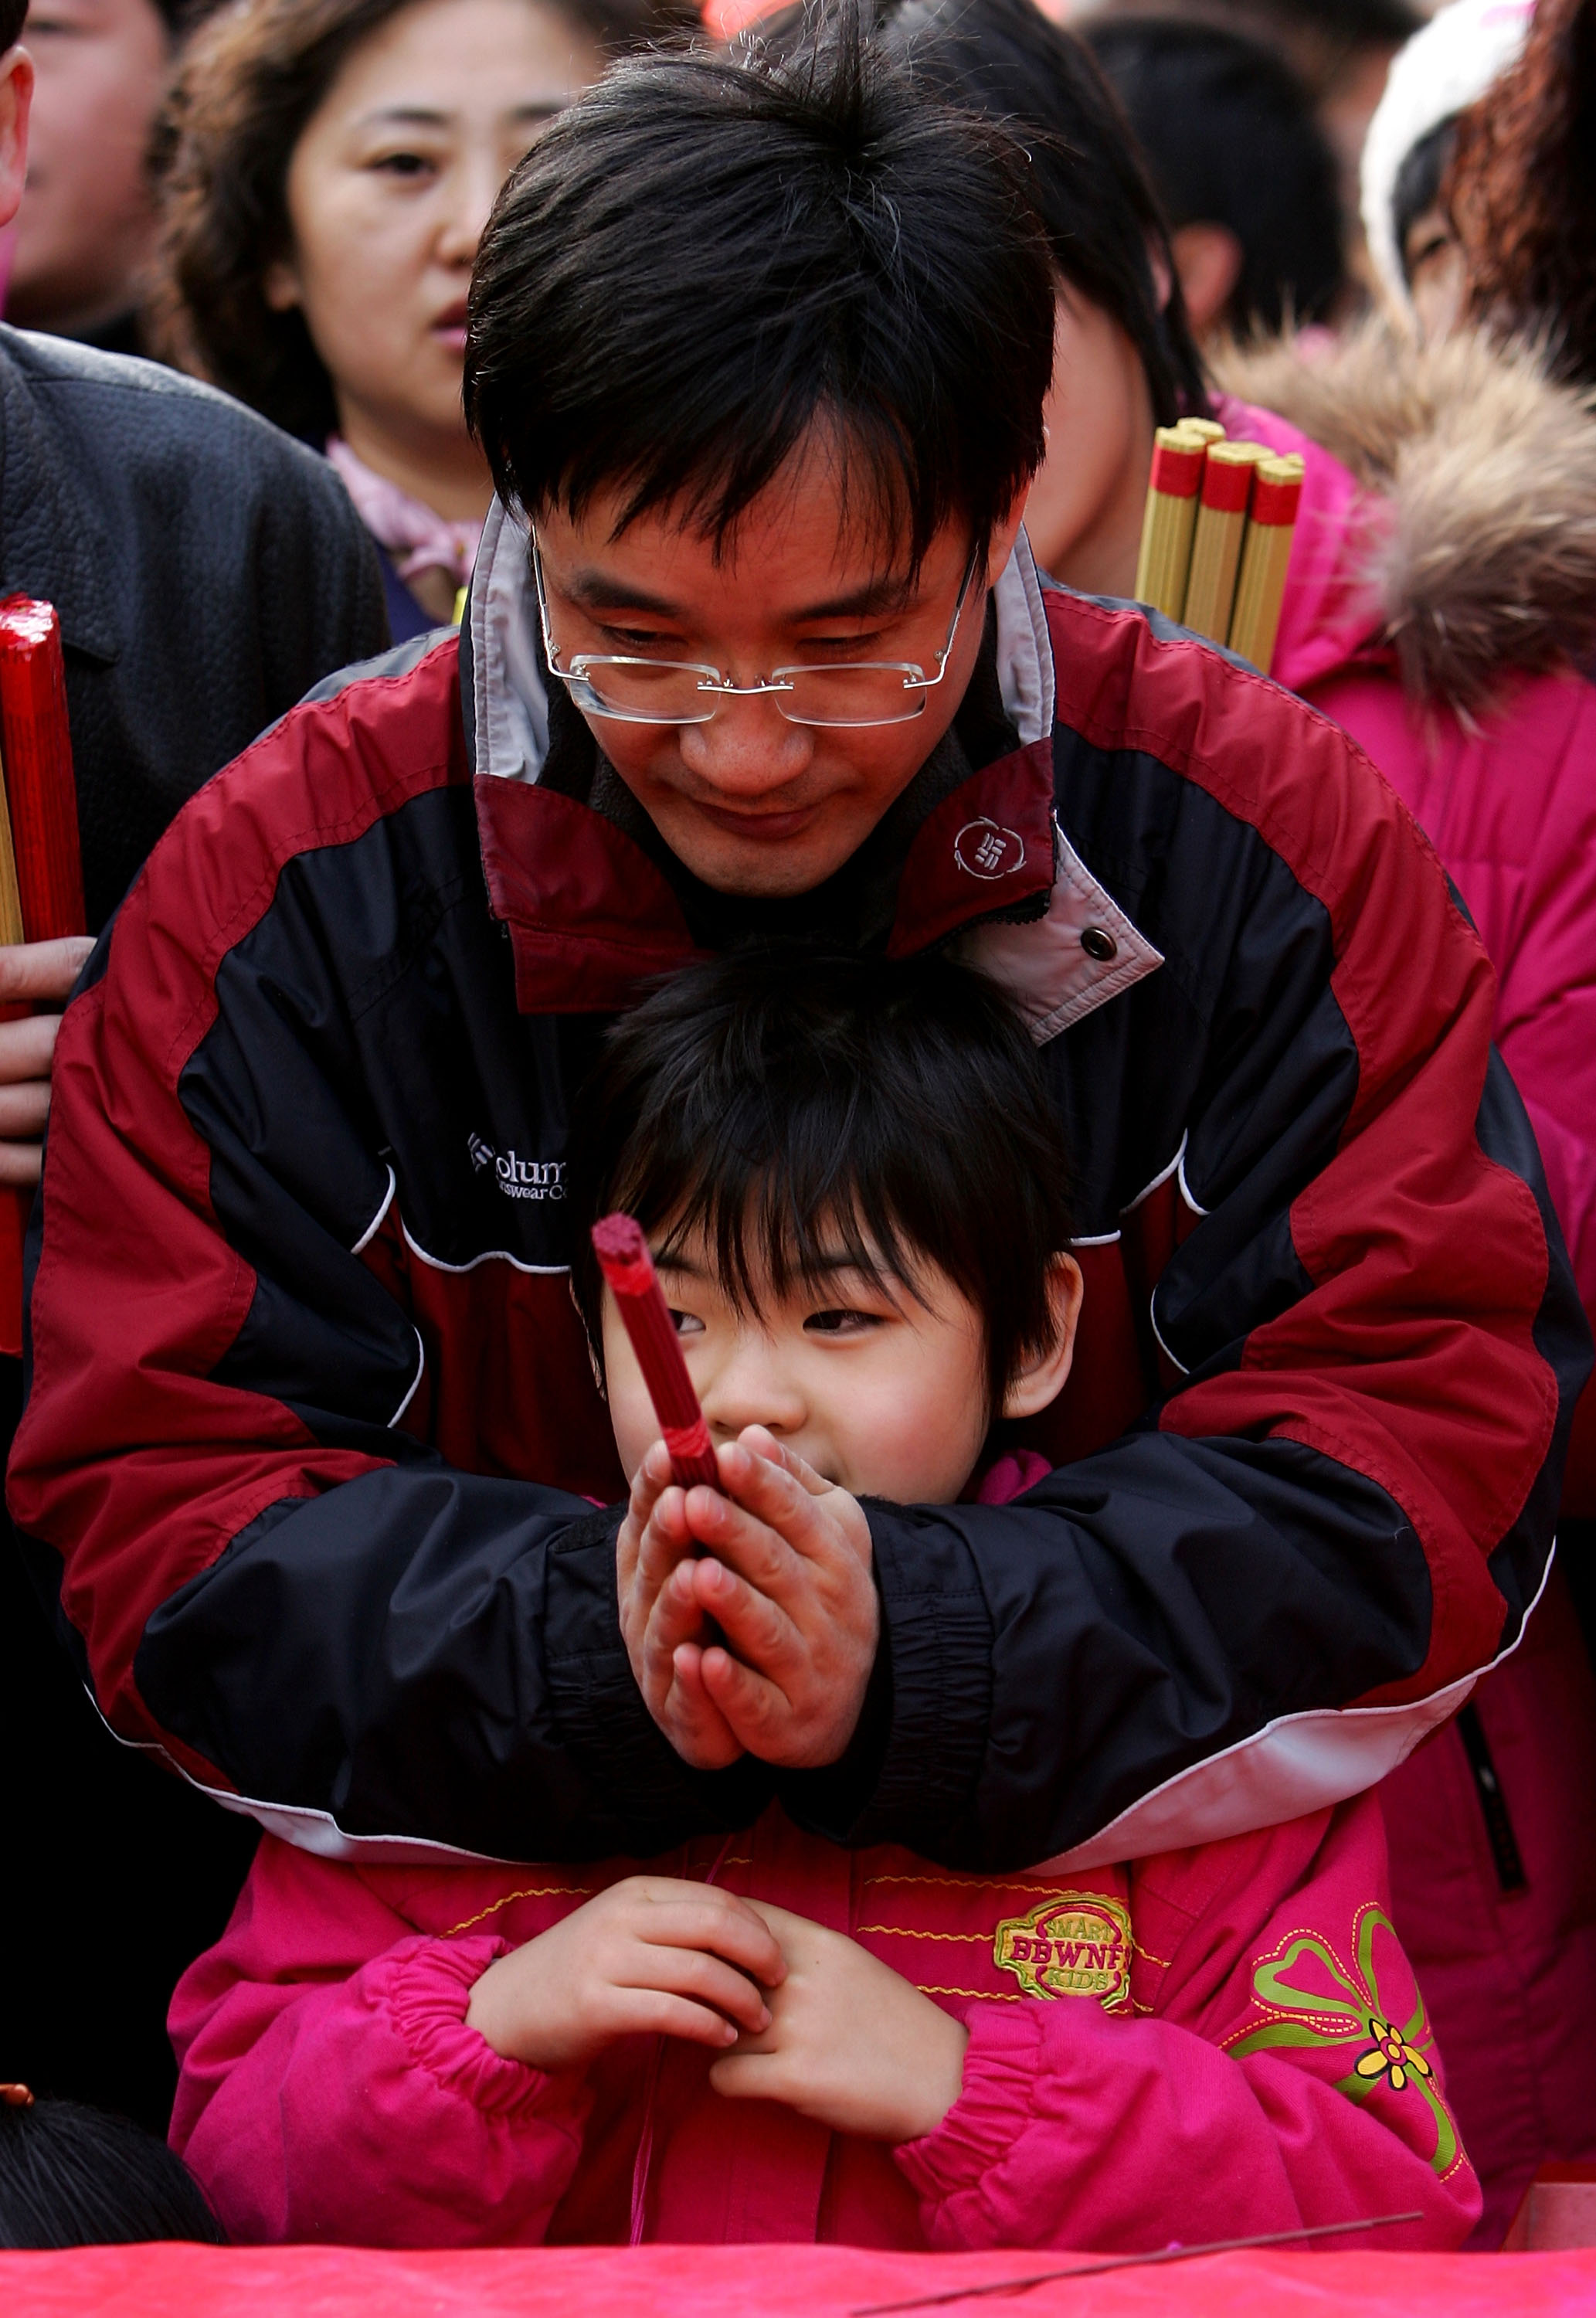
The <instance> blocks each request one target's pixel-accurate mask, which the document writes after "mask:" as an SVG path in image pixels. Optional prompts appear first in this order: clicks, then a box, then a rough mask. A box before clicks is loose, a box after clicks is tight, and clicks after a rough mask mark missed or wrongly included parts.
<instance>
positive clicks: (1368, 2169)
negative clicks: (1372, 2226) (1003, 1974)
mask: <svg viewBox="0 0 1596 2318" xmlns="http://www.w3.org/2000/svg"><path fill="white" fill-rule="evenodd" d="M1385 1881H1386V1877H1385V1846H1384V1837H1383V1834H1382V1831H1381V1826H1380V1818H1379V1812H1378V1809H1377V1807H1376V1804H1375V1803H1374V1801H1372V1799H1371V1798H1368V1797H1361V1798H1359V1799H1358V1801H1355V1802H1352V1803H1349V1804H1344V1805H1342V1806H1341V1807H1340V1809H1339V1810H1336V1811H1333V1812H1321V1813H1318V1814H1316V1815H1315V1816H1314V1818H1312V1819H1302V1820H1296V1821H1294V1822H1293V1823H1291V1824H1290V1825H1289V1826H1287V1827H1284V1828H1272V1829H1269V1830H1267V1831H1265V1832H1264V1833H1261V1834H1259V1835H1254V1836H1247V1837H1237V1838H1235V1839H1234V1840H1233V1841H1232V1842H1228V1843H1223V1844H1212V1845H1207V1846H1204V1847H1203V1848H1202V1849H1200V1850H1197V1851H1191V1852H1186V1853H1179V1854H1170V1855H1167V1856H1166V1857H1164V1858H1161V1859H1157V1860H1150V1861H1146V1862H1143V1863H1142V1864H1141V1866H1140V1867H1139V1868H1138V1869H1137V1870H1136V1871H1135V1873H1134V1875H1133V1880H1132V1898H1131V1912H1132V1926H1133V1931H1134V1937H1135V1941H1136V1953H1135V1958H1134V1968H1133V1976H1132V1984H1131V1985H1132V1997H1133V1999H1134V2008H1133V2009H1132V2010H1131V2011H1129V2012H1127V2013H1125V2014H1122V2015H1111V2014H1109V2013H1106V2012H1105V2011H1103V2010H1102V2008H1100V2006H1099V2005H1098V2003H1097V2002H1095V2001H1094V2000H1093V1999H1089V1998H1082V1997H1070V1996H1065V1997H1059V1998H1054V1999H1052V2000H1051V2001H1047V2000H1041V1999H1027V2000H1026V2001H1022V2002H1019V2003H998V2002H992V2001H990V2000H989V2001H984V2002H982V2003H979V2004H977V2005H975V2006H974V2007H973V2009H972V2011H971V2012H970V2014H969V2015H968V2025H969V2027H970V2031H971V2036H970V2044H969V2049H968V2052H967V2053H966V2055H965V2062H964V2090H963V2092H962V2094H961V2096H960V2098H959V2099H958V2100H957V2101H956V2102H955V2105H954V2107H952V2108H951V2109H950V2110H949V2112H948V2114H947V2116H946V2118H945V2119H944V2120H943V2122H942V2124H941V2125H940V2126H939V2127H938V2128H937V2132H936V2133H934V2134H929V2135H928V2136H927V2138H926V2139H924V2140H922V2141H918V2142H912V2143H909V2144H908V2145H907V2146H905V2147H904V2148H902V2149H900V2150H899V2151H898V2152H897V2159H898V2163H899V2165H900V2167H901V2170H902V2171H903V2172H904V2174H905V2175H906V2176H907V2178H908V2179H909V2181H910V2184H911V2186H912V2187H913V2188H914V2189H915V2190H916V2192H917V2194H918V2195H919V2198H920V2201H921V2218H922V2223H923V2225H924V2227H925V2230H926V2233H927V2238H928V2242H929V2243H930V2244H932V2245H933V2246H935V2247H937V2249H939V2250H943V2251H951V2250H955V2249H960V2248H975V2247H984V2246H997V2245H1027V2246H1033V2247H1039V2246H1061V2247H1065V2246H1067V2247H1070V2248H1090V2249H1094V2250H1096V2249H1102V2250H1105V2251H1151V2250H1155V2249H1158V2248H1161V2247H1163V2246H1166V2245H1169V2244H1170V2243H1171V2242H1176V2241H1179V2242H1184V2243H1186V2244H1188V2245H1191V2244H1199V2243H1203V2242H1206V2241H1208V2240H1210V2239H1220V2238H1228V2237H1241V2236H1251V2235H1253V2234H1261V2233H1265V2232H1267V2231H1275V2230H1289V2229H1292V2228H1295V2227H1297V2226H1299V2225H1311V2224H1315V2223H1321V2222H1340V2221H1349V2220H1354V2219H1357V2218H1359V2217H1367V2218H1369V2219H1373V2218H1375V2217H1376V2216H1378V2215H1389V2214H1405V2213H1416V2214H1419V2215H1421V2216H1422V2218H1421V2220H1420V2221H1418V2222H1415V2223H1413V2224H1409V2225H1407V2226H1406V2227H1403V2228H1396V2229H1382V2230H1381V2231H1379V2232H1378V2233H1377V2235H1376V2236H1375V2237H1373V2238H1370V2239H1367V2240H1366V2239H1363V2238H1361V2237H1358V2236H1357V2235H1349V2237H1347V2238H1344V2239H1340V2240H1337V2241H1335V2242H1336V2243H1339V2244H1342V2245H1348V2244H1350V2245H1358V2244H1363V2243H1367V2244H1377V2245H1380V2246H1389V2247H1391V2248H1392V2249H1393V2251H1395V2250H1398V2249H1401V2248H1403V2247H1407V2248H1415V2247H1430V2248H1444V2247H1449V2246H1455V2245H1457V2244H1460V2243H1461V2242H1462V2241H1463V2239H1464V2238H1466V2236H1467V2234H1468V2233H1469V2231H1470V2229H1471V2228H1472V2227H1473V2225H1474V2223H1475V2219H1476V2218H1477V2216H1478V2214H1479V2210H1480V2196H1479V2189H1478V2185H1477V2184H1476V2182H1475V2177H1474V2173H1473V2171H1472V2170H1471V2168H1470V2166H1469V2164H1468V2161H1467V2159H1466V2156H1465V2155H1464V2153H1463V2152H1462V2150H1461V2148H1460V2147H1459V2145H1458V2143H1457V2134H1456V2131H1455V2129H1454V2126H1453V2124H1452V2120H1451V2116H1450V2114H1449V2112H1448V2108H1447V2106H1446V2099H1445V2092H1444V2087H1443V2082H1442V2078H1441V2071H1440V2064H1439V2058H1438V2056H1437V2053H1436V2051H1435V2045H1434V2042H1433V2039H1432V2038H1431V2036H1430V2028H1429V2024H1428V2021H1427V2019H1426V2017H1425V2013H1424V2007H1423V2003H1422V2000H1421V1998H1420V1996H1419V1993H1418V1990H1417V1987H1416V1985H1415V1982H1414V1980H1413V1975H1412V1970H1411V1968H1410V1966H1409V1965H1408V1963H1407V1960H1406V1958H1405V1957H1404V1956H1403V1953H1402V1950H1401V1948H1400V1947H1399V1946H1398V1945H1397V1942H1396V1937H1395V1935H1394V1932H1393V1931H1392V1929H1391V1927H1390V1923H1389V1919H1388V1917H1387V1914H1386V1903H1385Z"/></svg>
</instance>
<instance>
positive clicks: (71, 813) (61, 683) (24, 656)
mask: <svg viewBox="0 0 1596 2318" xmlns="http://www.w3.org/2000/svg"><path fill="white" fill-rule="evenodd" d="M0 773H3V775H4V798H3V799H0V822H4V831H3V833H0V941H6V942H18V941H49V940H52V939H54V938H55V937H56V936H57V935H58V934H80V933H83V932H84V931H85V930H86V914H85V909H84V900H83V858H82V854H81V852H80V851H79V848H78V837H77V789H76V784H75V783H74V781H73V777H72V736H71V732H70V730H69V728H68V725H67V679H66V670H65V668H64V666H63V663H62V660H61V624H60V622H59V620H58V618H57V617H56V610H55V606H54V605H53V604H42V603H39V602H36V601H35V600H34V599H33V598H32V597H28V596H9V597H6V598H5V600H4V602H3V603H0ZM29 1011H30V1009H29V1008H28V1007H27V1006H25V1005H18V1006H8V1007H6V1008H5V1009H4V1014H5V1016H6V1017H8V1018H9V1019H11V1020H16V1019H17V1018H18V1017H19V1016H21V1015H24V1014H26V1013H28V1012H29ZM32 1206H33V1194H32V1192H31V1190H4V1191H0V1352H5V1353H10V1354H11V1355H12V1356H13V1358H14V1357H16V1356H17V1355H19V1354H20V1353H21V1352H22V1236H23V1234H24V1233H25V1232H26V1230H27V1227H28V1217H29V1215H30V1213H31V1209H32Z"/></svg>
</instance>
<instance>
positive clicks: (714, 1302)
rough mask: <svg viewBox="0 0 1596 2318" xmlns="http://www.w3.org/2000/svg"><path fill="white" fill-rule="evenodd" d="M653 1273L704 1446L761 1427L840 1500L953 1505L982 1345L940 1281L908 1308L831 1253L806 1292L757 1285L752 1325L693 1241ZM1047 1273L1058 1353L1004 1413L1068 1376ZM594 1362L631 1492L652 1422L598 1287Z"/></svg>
mask: <svg viewBox="0 0 1596 2318" xmlns="http://www.w3.org/2000/svg"><path fill="white" fill-rule="evenodd" d="M655 1262H656V1264H657V1265H658V1268H659V1284H660V1287H661V1288H662V1289H664V1291H665V1300H666V1302H667V1303H668V1305H669V1306H670V1307H671V1309H672V1312H673V1314H674V1316H675V1319H676V1324H677V1336H678V1338H679V1340H680V1343H681V1347H682V1352H683V1354H684V1356H685V1358H686V1363H687V1373H688V1375H689V1376H690V1377H691V1378H692V1379H693V1384H694V1388H695V1391H696V1392H697V1394H698V1397H699V1400H700V1402H701V1403H702V1405H703V1408H704V1418H705V1421H706V1422H707V1424H708V1425H709V1429H710V1434H711V1437H712V1439H713V1440H714V1442H716V1443H717V1444H718V1443H720V1442H722V1441H735V1440H736V1439H737V1437H738V1435H739V1434H740V1433H741V1432H742V1431H743V1429H744V1427H745V1426H747V1425H749V1424H763V1425H765V1426H767V1428H768V1429H769V1431H771V1432H772V1433H775V1434H776V1438H777V1440H778V1441H781V1442H785V1444H786V1445H787V1446H788V1447H789V1448H792V1449H794V1450H796V1451H797V1452H798V1454H799V1455H800V1456H801V1457H803V1458H805V1459H807V1460H808V1461H809V1463H810V1464H811V1465H812V1466H813V1467H814V1469H815V1470H816V1471H817V1472H818V1473H820V1474H821V1475H822V1476H823V1477H824V1478H826V1479H827V1480H829V1481H834V1482H836V1483H838V1485H839V1486H840V1487H843V1488H845V1489H847V1490H850V1491H851V1492H852V1493H853V1495H854V1496H876V1497H886V1498H888V1499H889V1500H891V1501H892V1503H894V1504H897V1505H951V1504H953V1503H954V1501H955V1499H956V1498H957V1496H958V1495H959V1492H960V1490H961V1489H962V1488H963V1487H964V1484H965V1482H966V1481H967V1480H968V1479H969V1478H970V1476H971V1474H972V1473H973V1471H974V1469H975V1467H976V1464H977V1462H978V1460H979V1459H980V1456H981V1451H982V1444H983V1442H984V1441H985V1439H986V1434H987V1426H988V1411H987V1398H986V1394H987V1379H986V1342H985V1330H984V1327H983V1325H982V1316H981V1314H980V1313H979V1312H978V1311H977V1310H976V1308H975V1307H974V1306H973V1304H972V1303H971V1302H970V1300H969V1298H968V1297H966V1296H964V1295H963V1294H962V1293H961V1291H960V1290H959V1289H957V1288H955V1285H954V1283H953V1282H952V1280H949V1279H948V1278H947V1277H946V1273H944V1272H941V1271H937V1270H936V1269H935V1268H934V1267H931V1266H928V1267H927V1269H926V1272H925V1276H924V1277H923V1278H922V1279H921V1280H919V1283H918V1285H919V1298H916V1297H915V1296H914V1295H912V1294H911V1293H910V1290H909V1289H907V1288H906V1287H904V1286H903V1285H902V1284H901V1282H900V1281H898V1280H893V1279H892V1277H891V1275H890V1274H884V1273H883V1277H882V1279H881V1280H879V1281H876V1280H870V1279H868V1278H866V1277H865V1276H864V1275H862V1274H861V1273H860V1272H858V1271H856V1270H855V1269H854V1268H853V1267H852V1266H851V1265H850V1264H849V1263H848V1262H847V1261H846V1259H845V1258H844V1257H843V1256H842V1255H841V1254H840V1253H839V1254H838V1262H837V1266H836V1269H835V1270H834V1271H828V1272H827V1273H826V1274H825V1276H824V1278H823V1279H822V1280H820V1282H818V1283H814V1284H811V1285H809V1286H804V1285H803V1284H802V1283H801V1282H800V1283H794V1286H793V1288H792V1289H791V1292H790V1293H789V1294H787V1295H786V1296H785V1297H778V1296H776V1294H775V1293H774V1292H773V1291H772V1290H771V1289H770V1287H769V1284H768V1282H767V1281H758V1282H757V1285H758V1288H759V1291H760V1294H759V1302H760V1307H761V1308H760V1313H759V1316H758V1317H757V1318H756V1317H755V1316H754V1315H753V1314H752V1313H750V1312H747V1311H742V1312H740V1311H739V1310H738V1309H737V1308H736V1307H735V1306H734V1305H733V1304H732V1303H731V1299H730V1298H728V1297H726V1296H725V1295H724V1294H723V1293H722V1289H721V1288H720V1285H719V1283H718V1281H717V1280H716V1278H715V1273H714V1268H713V1259H712V1253H711V1251H709V1250H708V1249H706V1248H705V1247H704V1245H703V1244H702V1242H701V1241H693V1240H690V1241H689V1242H688V1243H687V1244H686V1246H685V1247H684V1248H683V1249H681V1250H680V1251H678V1252H677V1254H676V1256H675V1257H674V1258H670V1259H664V1260H662V1259H661V1258H659V1256H658V1255H657V1256H656V1258H655ZM922 1299H923V1300H922ZM1079 1308H1080V1267H1079V1266H1078V1265H1077V1264H1076V1262H1075V1261H1074V1259H1073V1258H1072V1257H1071V1256H1068V1255H1061V1256H1058V1257H1055V1258H1054V1312H1055V1315H1056V1316H1057V1319H1058V1322H1059V1338H1058V1342H1057V1343H1056V1345H1055V1346H1054V1349H1053V1350H1052V1351H1051V1352H1048V1353H1046V1354H1045V1355H1044V1356H1043V1357H1042V1358H1040V1359H1039V1360H1036V1361H1034V1362H1032V1363H1030V1364H1029V1365H1027V1367H1026V1369H1025V1370H1023V1372H1022V1373H1021V1375H1020V1376H1018V1378H1016V1379H1015V1380H1014V1382H1013V1384H1012V1385H1011V1386H1010V1387H1009V1392H1008V1394H1007V1395H1006V1397H1005V1399H1004V1403H1003V1410H1002V1413H1003V1414H1004V1415H1006V1416H1025V1415H1033V1414H1034V1413H1035V1412H1036V1410H1037V1409H1038V1408H1045V1406H1047V1404H1048V1402H1049V1401H1051V1400H1052V1399H1053V1398H1054V1396H1055V1395H1056V1394H1057V1392H1058V1391H1059V1390H1060V1388H1062V1386H1063V1381H1064V1378H1065V1376H1066V1375H1067V1374H1068V1372H1069V1367H1070V1355H1071V1347H1072V1344H1073V1342H1074V1334H1075V1320H1076V1316H1077V1313H1078V1311H1079ZM604 1357H605V1388H606V1390H607V1393H608V1397H609V1405H610V1421H611V1423H612V1424H613V1425H614V1433H615V1446H616V1448H617V1450H618V1451H620V1457H621V1463H622V1466H623V1469H624V1470H625V1474H626V1478H627V1479H628V1481H630V1480H631V1478H632V1475H633V1474H634V1473H635V1472H636V1470H637V1468H638V1466H639V1465H640V1464H641V1461H642V1459H643V1456H644V1453H645V1452H646V1451H647V1450H648V1449H649V1447H650V1443H651V1442H655V1441H657V1440H658V1439H659V1420H658V1419H657V1418H656V1416H655V1415H654V1411H653V1406H652V1404H651V1402H650V1398H649V1393H648V1388H647V1386H646V1385H645V1384H644V1382H643V1379H642V1374H641V1370H640V1369H639V1367H638V1365H637V1358H636V1355H635V1354H634V1353H633V1352H632V1345H631V1342H630V1340H629V1339H628V1337H627V1334H626V1331H625V1328H624V1326H623V1325H622V1322H621V1319H620V1316H619V1314H618V1313H617V1311H616V1309H615V1303H614V1298H613V1297H612V1296H611V1295H610V1294H609V1292H608V1290H607V1289H606V1290H605V1300H604Z"/></svg>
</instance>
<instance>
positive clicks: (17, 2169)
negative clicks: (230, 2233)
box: [0, 2099, 227, 2252]
mask: <svg viewBox="0 0 1596 2318" xmlns="http://www.w3.org/2000/svg"><path fill="white" fill-rule="evenodd" d="M175 2238H181V2239H190V2240H193V2241H195V2242H198V2243H199V2244H201V2245H225V2244H226V2243H227V2236H226V2233H225V2232H224V2231H223V2229H222V2227H221V2224H220V2222H219V2221H218V2220H217V2218H216V2216H215V2215H214V2214H213V2213H212V2212H211V2208H210V2206H208V2205H207V2204H206V2202H205V2198H204V2196H203V2193H202V2190H201V2188H200V2185H199V2183H198V2182H197V2181H196V2180H195V2179H194V2177H193V2174H192V2173H191V2172H190V2171H189V2170H188V2168H187V2166H186V2165H184V2161H183V2160H182V2158H181V2157H179V2156H178V2155H177V2154H176V2152H175V2151H174V2150H171V2149H168V2148H167V2146H166V2143H165V2142H164V2141H157V2139H156V2136H155V2134H153V2133H147V2132H146V2131H145V2130H144V2127H143V2126H142V2125H131V2124H130V2123H129V2121H128V2119H127V2118H126V2117H122V2116H110V2115H109V2114H108V2113H107V2112H106V2111H105V2110H103V2109H97V2108H89V2107H85V2105H84V2104H83V2103H82V2102H80V2101H70V2100H42V2099H41V2100H36V2101H34V2102H33V2103H32V2105H31V2107H11V2106H10V2105H9V2104H8V2103H4V2102H0V2248H3V2249H4V2251H7V2252H19V2251H26V2250H29V2249H34V2250H42V2249H48V2248H50V2247H57V2248H60V2247H65V2246H87V2245H137V2244H141V2243H147V2242H154V2241H156V2240H157V2239H175Z"/></svg>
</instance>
